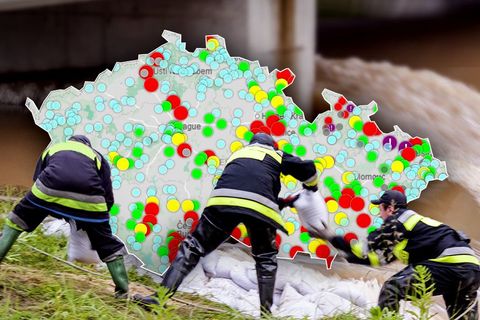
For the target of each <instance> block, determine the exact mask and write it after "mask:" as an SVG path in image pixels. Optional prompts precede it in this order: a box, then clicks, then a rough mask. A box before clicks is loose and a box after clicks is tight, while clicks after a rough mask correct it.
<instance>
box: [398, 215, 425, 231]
mask: <svg viewBox="0 0 480 320" xmlns="http://www.w3.org/2000/svg"><path fill="white" fill-rule="evenodd" d="M423 218H424V217H423V216H421V215H419V214H418V213H416V214H414V215H413V216H411V217H410V218H408V220H407V221H405V222H404V223H403V225H404V226H405V229H407V230H408V231H412V230H413V228H415V226H416V225H417V223H418V222H419V221H420V220H422V219H423Z"/></svg>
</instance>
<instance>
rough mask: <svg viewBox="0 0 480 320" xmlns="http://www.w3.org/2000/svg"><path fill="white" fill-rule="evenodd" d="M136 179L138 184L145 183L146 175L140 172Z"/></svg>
mask: <svg viewBox="0 0 480 320" xmlns="http://www.w3.org/2000/svg"><path fill="white" fill-rule="evenodd" d="M135 179H137V181H138V182H143V181H145V175H144V174H143V173H141V172H139V173H137V175H136V176H135Z"/></svg>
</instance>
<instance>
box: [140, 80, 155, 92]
mask: <svg viewBox="0 0 480 320" xmlns="http://www.w3.org/2000/svg"><path fill="white" fill-rule="evenodd" d="M143 86H144V87H145V90H147V91H148V92H154V91H155V90H157V89H158V81H157V79H155V78H148V79H146V80H145V83H144V84H143Z"/></svg>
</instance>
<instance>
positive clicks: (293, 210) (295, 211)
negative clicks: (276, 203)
mask: <svg viewBox="0 0 480 320" xmlns="http://www.w3.org/2000/svg"><path fill="white" fill-rule="evenodd" d="M290 211H292V212H293V213H295V214H298V212H297V209H295V208H290Z"/></svg>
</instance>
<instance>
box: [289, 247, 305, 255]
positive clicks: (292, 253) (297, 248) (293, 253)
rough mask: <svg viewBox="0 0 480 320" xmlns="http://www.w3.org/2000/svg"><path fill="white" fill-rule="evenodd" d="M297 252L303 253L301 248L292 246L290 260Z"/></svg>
mask: <svg viewBox="0 0 480 320" xmlns="http://www.w3.org/2000/svg"><path fill="white" fill-rule="evenodd" d="M299 251H303V249H302V247H300V246H293V247H292V248H291V249H290V258H294V257H295V255H296V254H297V252H299Z"/></svg>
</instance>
